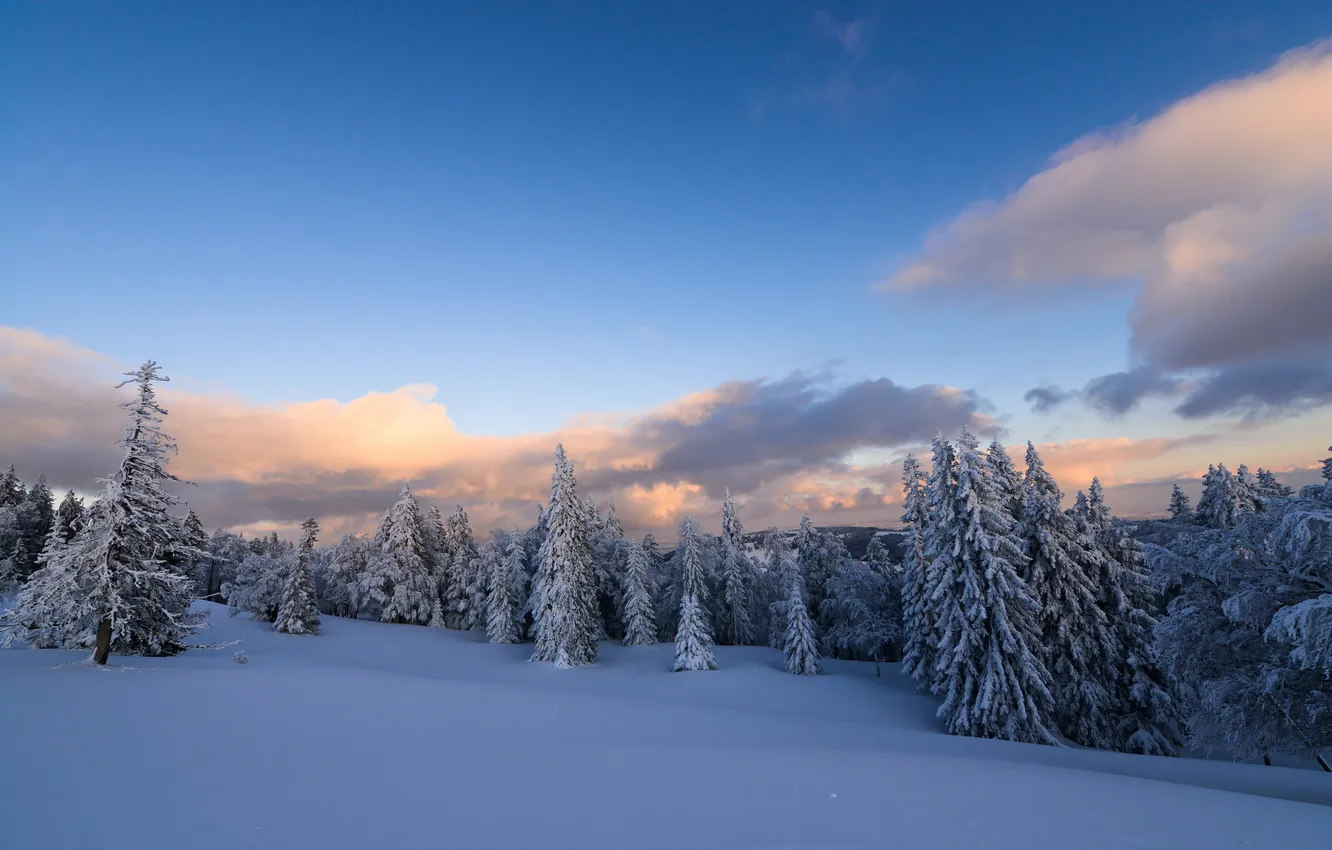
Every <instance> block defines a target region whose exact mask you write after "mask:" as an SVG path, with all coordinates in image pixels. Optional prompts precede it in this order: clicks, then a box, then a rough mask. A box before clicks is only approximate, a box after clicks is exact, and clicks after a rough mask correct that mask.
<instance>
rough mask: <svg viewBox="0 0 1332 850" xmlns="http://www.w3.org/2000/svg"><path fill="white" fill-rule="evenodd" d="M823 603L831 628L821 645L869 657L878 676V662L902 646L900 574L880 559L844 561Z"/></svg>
mask: <svg viewBox="0 0 1332 850" xmlns="http://www.w3.org/2000/svg"><path fill="white" fill-rule="evenodd" d="M878 539H879V538H877V537H876V538H875V539H874V542H877V541H878ZM870 545H871V546H873V542H871V544H870ZM827 603H828V607H829V609H830V614H831V617H830V620H831V622H832V627H831V628H830V629H828V631H827V633H826V634H825V635H824V642H825V643H826V644H827V645H828V646H830V647H832V648H833V649H834V650H837V651H839V652H845V653H848V654H849V655H850V656H851V657H853V658H855V657H859V658H869V659H870V660H872V661H873V662H874V673H875V675H876V676H877V675H879V662H881V661H891V660H893V655H894V654H895V649H896V647H898V646H900V645H901V643H902V581H901V575H900V574H898V573H896V571H894V570H892V569H891V567H890V566H889V565H888V564H887V562H886V561H883V560H878V559H872V560H867V561H847V562H846V563H845V564H843V565H842V566H841V568H839V569H838V570H837V572H835V573H833V577H832V578H830V579H829V580H828V600H827Z"/></svg>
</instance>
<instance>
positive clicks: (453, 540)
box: [444, 505, 481, 630]
mask: <svg viewBox="0 0 1332 850" xmlns="http://www.w3.org/2000/svg"><path fill="white" fill-rule="evenodd" d="M444 539H445V548H446V549H447V551H448V557H449V568H448V582H447V585H448V587H447V591H446V593H445V599H444V622H445V624H446V625H447V626H448V627H449V628H451V629H463V630H467V629H473V628H476V627H478V626H479V625H481V619H480V616H479V612H478V610H477V607H476V605H474V604H473V603H475V602H476V601H477V598H476V597H477V594H478V591H479V590H480V586H479V580H478V578H477V571H478V570H479V569H480V566H481V564H480V562H479V561H478V560H477V549H476V540H475V538H473V536H472V526H471V523H470V522H468V520H467V511H465V510H464V509H463V506H462V505H455V506H454V509H453V513H452V514H450V515H449V518H448V520H447V521H446V522H445V523H444Z"/></svg>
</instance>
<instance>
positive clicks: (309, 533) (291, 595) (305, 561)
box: [273, 517, 319, 635]
mask: <svg viewBox="0 0 1332 850" xmlns="http://www.w3.org/2000/svg"><path fill="white" fill-rule="evenodd" d="M318 539H319V523H318V522H316V521H315V519H314V517H309V518H307V519H306V520H305V522H303V523H301V542H300V545H299V546H297V547H296V560H295V562H294V563H293V564H292V568H291V570H290V572H289V573H288V575H287V581H286V583H285V584H284V585H283V587H282V603H281V605H280V607H279V608H278V614H277V619H275V620H274V621H273V630H274V631H277V632H283V633H284V634H289V635H313V634H318V633H319V608H318V607H317V606H316V605H315V588H314V579H313V577H312V576H311V569H312V568H311V561H312V560H313V557H314V545H315V542H316V541H317V540H318Z"/></svg>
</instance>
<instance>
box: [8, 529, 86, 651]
mask: <svg viewBox="0 0 1332 850" xmlns="http://www.w3.org/2000/svg"><path fill="white" fill-rule="evenodd" d="M68 545H69V541H68V539H67V537H66V535H65V522H64V517H62V516H61V515H60V514H57V515H56V518H55V522H54V523H53V524H52V526H51V533H50V534H48V535H47V537H46V545H45V546H44V547H43V548H42V552H41V554H40V555H39V556H38V570H37V572H36V573H34V574H33V576H32V578H31V579H30V580H29V582H28V585H27V587H26V588H25V590H26V591H27V592H28V593H29V594H30V596H31V600H32V601H31V602H30V603H29V607H28V612H27V617H26V623H25V625H26V628H27V631H26V634H21V633H20V632H19V631H18V630H17V629H16V630H15V634H14V637H16V638H19V637H21V639H22V640H25V641H26V642H27V644H28V646H30V647H31V648H33V649H55V648H56V647H59V646H62V645H64V646H81V645H86V644H87V643H88V642H90V640H91V636H90V635H78V634H65V633H64V630H65V629H67V628H68V624H67V623H64V622H62V621H61V617H60V604H61V602H62V600H61V598H60V597H59V595H57V594H56V593H54V592H52V591H55V590H58V589H59V588H60V586H61V576H60V574H59V568H58V567H57V569H54V570H45V569H43V568H44V567H45V566H46V565H47V564H50V563H52V562H53V561H54V562H56V563H57V564H59V563H60V562H59V561H58V555H59V554H60V552H61V551H62V550H63V549H65V547H66V546H68ZM0 637H2V636H0ZM8 642H9V641H8V640H0V646H5V645H7V644H8Z"/></svg>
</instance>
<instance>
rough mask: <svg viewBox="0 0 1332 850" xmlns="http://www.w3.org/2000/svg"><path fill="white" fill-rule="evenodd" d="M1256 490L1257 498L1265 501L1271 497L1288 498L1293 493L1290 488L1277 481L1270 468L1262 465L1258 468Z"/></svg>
mask: <svg viewBox="0 0 1332 850" xmlns="http://www.w3.org/2000/svg"><path fill="white" fill-rule="evenodd" d="M1256 492H1257V496H1258V498H1259V499H1261V500H1262V501H1265V502H1266V501H1270V500H1272V499H1288V498H1290V497H1291V496H1292V495H1293V494H1294V491H1292V490H1291V488H1289V487H1287V486H1286V485H1285V484H1282V483H1281V482H1280V481H1277V478H1276V475H1275V474H1274V473H1273V472H1272V470H1270V469H1263V468H1262V467H1259V468H1258V481H1257V488H1256Z"/></svg>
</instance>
